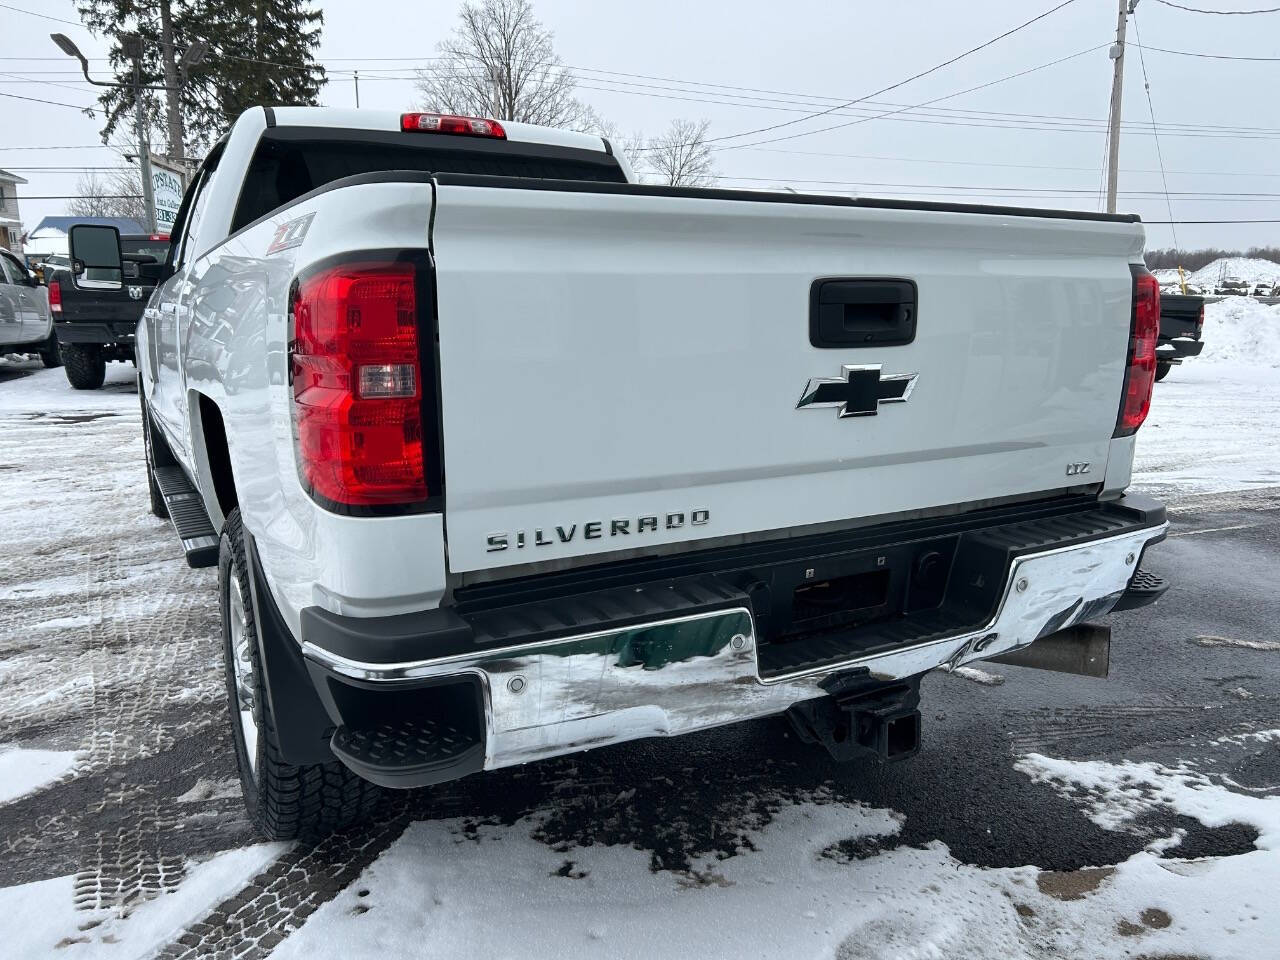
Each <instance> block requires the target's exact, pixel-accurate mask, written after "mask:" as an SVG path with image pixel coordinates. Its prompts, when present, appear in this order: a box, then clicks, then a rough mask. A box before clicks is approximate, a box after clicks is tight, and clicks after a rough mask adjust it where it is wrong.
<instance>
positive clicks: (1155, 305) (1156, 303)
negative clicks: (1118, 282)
mask: <svg viewBox="0 0 1280 960" xmlns="http://www.w3.org/2000/svg"><path fill="white" fill-rule="evenodd" d="M1159 339H1160V284H1159V283H1158V282H1157V281H1156V278H1155V277H1154V276H1153V275H1152V274H1150V273H1148V272H1147V271H1146V270H1143V269H1141V268H1135V269H1134V275H1133V317H1132V320H1131V321H1130V327H1129V365H1128V369H1126V370H1125V374H1124V396H1123V398H1122V400H1121V402H1120V419H1119V421H1118V422H1117V423H1116V432H1115V436H1117V437H1127V436H1129V435H1131V434H1133V433H1136V432H1137V430H1138V428H1139V427H1140V426H1142V422H1143V421H1144V420H1146V419H1147V412H1148V411H1149V410H1150V409H1151V388H1152V387H1153V386H1154V385H1155V382H1156V342H1157V341H1158V340H1159Z"/></svg>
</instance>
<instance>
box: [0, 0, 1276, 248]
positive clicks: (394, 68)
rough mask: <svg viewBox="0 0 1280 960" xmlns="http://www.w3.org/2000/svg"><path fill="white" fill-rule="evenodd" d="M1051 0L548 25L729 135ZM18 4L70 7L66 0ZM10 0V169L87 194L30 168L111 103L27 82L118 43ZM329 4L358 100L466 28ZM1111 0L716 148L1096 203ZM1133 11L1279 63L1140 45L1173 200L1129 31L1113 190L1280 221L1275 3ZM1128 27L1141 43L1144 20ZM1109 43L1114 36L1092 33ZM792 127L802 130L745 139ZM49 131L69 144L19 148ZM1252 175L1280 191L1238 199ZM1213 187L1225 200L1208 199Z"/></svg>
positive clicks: (593, 94)
mask: <svg viewBox="0 0 1280 960" xmlns="http://www.w3.org/2000/svg"><path fill="white" fill-rule="evenodd" d="M1056 2H1058V0H1036V2H1032V0H1024V2H1017V3H1015V2H1000V3H997V2H990V0H988V2H978V3H969V4H957V3H954V2H950V0H898V2H882V3H872V2H866V0H863V2H842V3H836V2H827V3H821V2H816V0H787V2H777V0H770V2H762V0H735V2H733V3H728V2H717V3H707V2H703V3H699V2H696V0H645V2H644V3H626V4H622V3H600V2H591V0H535V10H536V12H537V14H538V16H539V17H540V18H541V19H542V20H543V21H544V22H545V23H546V24H547V26H549V27H550V28H551V29H552V30H553V31H554V32H555V35H556V46H557V51H558V52H559V54H560V56H561V57H562V58H563V60H564V61H565V63H566V64H569V65H571V66H572V67H574V68H575V69H577V70H578V71H579V77H580V79H581V87H580V91H579V92H580V96H581V98H582V99H583V100H585V101H587V102H589V103H590V104H591V105H592V106H594V107H595V108H596V109H597V111H598V112H600V113H601V114H602V115H604V116H605V117H607V118H608V119H610V120H612V121H613V122H614V123H616V124H617V125H618V126H619V127H620V128H621V129H622V130H624V131H644V132H650V133H652V132H656V131H658V130H659V129H660V128H662V127H664V126H665V125H666V124H667V123H668V122H670V120H671V119H673V118H676V117H687V118H694V119H702V118H705V119H708V120H710V121H711V135H712V136H713V137H727V136H729V135H731V134H737V133H742V132H745V131H749V130H753V129H758V128H761V127H767V126H771V125H774V124H778V123H782V122H785V121H787V120H792V119H795V118H798V117H803V116H804V115H805V113H806V112H816V111H818V110H824V109H827V108H828V107H830V106H833V105H838V104H839V103H840V102H842V101H848V100H853V99H856V98H859V97H865V96H866V95H867V94H870V93H873V92H874V91H876V90H879V89H881V88H883V87H886V86H889V85H890V84H893V83H897V82H898V81H901V80H904V79H906V78H907V77H910V76H912V75H913V74H916V73H918V72H920V71H922V70H925V69H927V68H929V67H932V66H934V65H935V64H938V63H941V62H943V61H945V60H948V59H950V58H951V57H954V56H956V55H957V54H960V53H962V52H964V51H965V50H967V49H969V48H971V47H974V46H977V45H978V44H980V43H983V42H985V41H987V40H990V39H991V38H992V37H995V36H997V35H999V34H1001V33H1003V32H1004V31H1006V30H1008V29H1010V28H1012V27H1015V26H1017V25H1018V24H1019V23H1021V22H1023V21H1025V20H1027V19H1029V18H1030V17H1032V16H1034V15H1035V14H1037V13H1040V12H1043V11H1045V10H1048V9H1050V8H1052V7H1053V6H1055V3H1056ZM1178 2H1183V0H1178ZM3 3H4V4H5V5H6V6H7V7H21V8H24V9H26V10H28V11H36V12H39V13H42V14H45V15H46V16H48V17H59V18H64V19H66V20H70V21H76V19H77V18H76V14H75V9H74V4H73V2H72V0H3ZM1186 3H1187V5H1190V6H1198V7H1212V8H1217V9H1242V8H1249V7H1251V6H1254V7H1260V6H1266V5H1267V4H1264V3H1261V2H1258V0H1186ZM6 6H0V58H3V59H0V93H3V94H8V95H9V96H0V167H3V168H5V169H7V170H10V171H13V172H15V173H18V174H19V175H21V176H24V177H26V178H27V179H28V180H29V181H30V183H29V184H28V186H26V187H25V188H23V189H24V192H25V194H26V195H27V196H28V197H36V196H40V195H62V194H69V193H73V192H74V188H75V183H76V178H77V173H76V172H75V171H73V170H64V171H57V170H49V169H44V170H33V169H31V168H33V167H46V168H47V167H52V166H63V167H73V166H85V165H102V164H109V163H111V162H113V158H114V154H113V153H112V152H111V151H110V150H107V149H105V148H101V147H97V148H95V147H93V146H92V145H93V144H96V143H98V142H99V138H98V129H99V127H100V126H101V122H100V119H99V118H90V117H87V116H84V115H83V114H81V113H79V112H78V111H77V110H75V109H72V108H69V107H66V106H54V105H49V104H41V103H32V102H29V101H24V100H19V99H15V98H14V96H13V95H17V96H24V97H36V98H40V99H44V100H56V101H60V102H62V103H69V104H89V103H91V102H92V100H93V95H92V93H91V92H90V88H89V87H88V86H87V85H86V84H85V83H84V82H83V80H77V79H76V78H75V75H74V73H73V72H66V73H65V75H64V74H63V73H49V72H42V71H73V70H74V68H75V64H74V62H73V61H71V60H69V59H67V58H66V57H64V56H62V55H61V54H60V53H59V52H58V51H57V49H56V48H55V47H54V46H53V44H52V42H51V41H50V40H49V39H48V34H49V33H50V32H51V31H61V32H65V33H67V34H69V35H70V36H71V37H72V39H74V40H75V41H76V42H77V43H78V44H79V45H80V47H81V49H82V50H83V51H84V52H85V53H86V54H87V55H88V56H90V57H95V56H99V57H100V56H102V55H103V54H104V53H105V47H104V46H103V45H102V44H101V43H99V42H98V41H96V40H95V39H94V38H92V37H91V36H90V35H89V33H88V31H86V30H84V29H83V28H80V27H75V26H72V25H70V24H62V23H56V22H53V21H50V20H46V19H42V18H39V17H36V16H31V15H28V14H23V13H18V12H15V11H14V10H12V9H6ZM322 6H323V10H324V14H325V25H324V39H323V43H322V45H321V49H320V58H321V60H322V61H323V62H324V64H325V66H326V67H327V68H328V69H329V70H330V71H331V75H330V81H329V84H328V86H327V87H326V89H325V90H324V92H323V94H322V98H323V102H324V103H325V104H328V105H341V106H351V105H353V104H354V85H353V82H352V79H351V77H350V71H351V70H353V69H356V68H358V69H360V71H361V76H360V99H361V105H362V106H364V107H375V106H376V107H381V108H389V109H403V108H406V107H409V106H410V105H411V104H412V103H413V101H414V89H413V83H412V80H410V79H400V78H405V77H408V76H409V74H410V73H411V68H412V66H413V62H414V58H422V57H428V56H431V55H432V54H433V52H434V48H435V45H436V42H437V41H438V40H439V39H440V38H441V37H442V36H444V35H445V34H447V33H448V32H449V31H450V30H451V29H452V27H453V25H454V22H455V19H456V11H457V8H458V4H457V3H453V2H440V0H437V2H424V0H328V2H325V3H324V4H323V5H322ZM1116 12H1117V10H1116V4H1115V3H1114V2H1112V0H1074V2H1072V3H1070V4H1069V5H1068V6H1066V7H1065V8H1063V9H1061V10H1059V11H1057V12H1056V13H1053V14H1052V15H1051V16H1048V17H1046V18H1045V19H1043V20H1041V21H1040V22H1038V23H1036V24H1034V25H1032V26H1030V27H1028V28H1027V29H1025V30H1022V31H1019V32H1018V33H1016V34H1014V35H1013V36H1011V37H1009V38H1007V39H1004V40H1001V41H999V42H997V43H995V44H993V45H992V46H990V47H988V48H986V49H985V50H982V51H980V52H978V53H976V54H974V55H972V56H969V57H966V58H964V59H963V60H961V61H959V62H958V63H956V64H953V65H951V66H948V67H945V68H943V69H941V70H938V71H937V72H935V73H932V74H930V75H929V76H927V77H923V78H921V79H919V80H915V81H912V82H910V83H907V84H905V85H903V86H901V87H898V88H897V89H895V90H893V91H892V92H890V93H886V94H884V95H882V96H878V97H874V98H873V101H874V104H875V105H876V106H875V107H874V108H872V107H869V106H868V105H867V104H859V105H858V107H856V108H853V110H854V111H858V112H857V113H855V112H846V113H843V114H841V113H836V114H829V115H827V116H823V117H820V118H817V119H812V120H807V121H805V122H803V123H796V124H791V125H789V126H786V127H783V128H782V129H779V130H774V131H771V132H769V133H763V134H759V135H756V136H747V137H734V138H731V139H727V140H725V141H723V142H722V143H720V144H719V146H722V147H729V146H730V145H733V146H734V147H735V148H733V149H721V150H719V151H718V152H717V154H716V162H717V166H718V169H717V173H718V174H719V175H720V176H721V177H722V178H723V179H721V181H720V183H721V184H722V185H724V186H737V187H769V186H773V187H783V186H790V187H792V188H794V189H799V190H812V191H818V192H845V193H848V192H857V193H860V194H862V195H867V196H876V195H882V196H919V197H929V198H934V199H948V200H977V201H978V202H993V203H1018V204H1023V205H1028V206H1050V207H1082V208H1089V209H1098V208H1099V196H1098V190H1099V186H1100V171H1101V161H1102V158H1103V151H1104V146H1105V144H1104V127H1105V119H1106V115H1107V103H1108V97H1109V93H1110V86H1111V65H1110V61H1109V60H1108V58H1107V47H1106V45H1107V44H1108V43H1109V42H1110V41H1112V40H1113V39H1114V35H1115V23H1116ZM1136 19H1137V28H1138V31H1139V32H1140V35H1141V38H1142V41H1143V43H1145V44H1146V45H1147V46H1148V47H1163V48H1166V49H1169V50H1180V51H1191V52H1196V53H1207V54H1217V55H1225V56H1231V57H1248V56H1253V57H1272V58H1277V59H1275V60H1272V61H1270V62H1266V61H1254V62H1250V61H1244V60H1226V59H1209V58H1204V57H1192V56H1183V55H1177V54H1172V53H1165V52H1159V51H1156V50H1152V49H1148V50H1147V51H1146V69H1147V74H1148V77H1149V80H1150V93H1151V100H1152V102H1153V104H1154V108H1155V114H1156V119H1157V121H1158V122H1159V123H1160V124H1161V125H1162V126H1165V127H1167V129H1165V130H1164V132H1163V133H1162V135H1161V136H1160V140H1159V143H1160V147H1161V148H1162V150H1163V156H1164V164H1165V168H1166V170H1167V172H1168V189H1169V190H1170V191H1171V193H1172V194H1173V196H1172V203H1173V217H1172V218H1171V217H1170V216H1169V211H1168V208H1167V207H1166V203H1165V199H1164V196H1163V194H1162V192H1161V191H1162V186H1161V178H1160V173H1159V165H1158V159H1157V154H1156V142H1155V139H1154V138H1153V137H1152V136H1151V131H1150V126H1149V114H1148V107H1147V97H1146V93H1145V91H1144V89H1143V76H1142V65H1141V62H1140V60H1139V57H1138V49H1137V48H1136V47H1134V46H1130V47H1129V49H1128V53H1127V56H1126V73H1125V89H1124V94H1125V95H1124V112H1123V116H1124V119H1125V120H1126V123H1129V124H1131V125H1130V126H1128V127H1127V128H1126V130H1125V134H1124V136H1123V137H1122V142H1121V162H1120V167H1121V178H1120V190H1121V196H1120V201H1119V207H1120V209H1121V210H1124V211H1134V212H1137V213H1139V214H1141V215H1142V217H1143V219H1144V220H1147V221H1160V220H1169V219H1174V220H1244V219H1280V162H1277V159H1276V158H1277V150H1276V148H1277V146H1280V109H1277V103H1278V101H1277V97H1276V92H1277V90H1280V14H1272V15H1262V16H1209V15H1204V14H1197V13H1189V12H1184V11H1181V10H1177V9H1174V8H1172V7H1170V6H1167V5H1164V4H1161V3H1160V2H1158V0H1141V3H1140V5H1139V8H1138V12H1137V18H1136ZM1129 39H1130V41H1132V40H1133V39H1134V30H1133V22H1132V20H1131V22H1130V29H1129ZM1093 47H1097V48H1098V49H1094V50H1092V52H1088V53H1082V51H1086V50H1089V49H1090V48H1093ZM1073 54H1082V55H1080V56H1076V57H1074V58H1073V59H1070V60H1067V61H1066V62H1064V63H1060V64H1057V65H1054V66H1048V67H1045V68H1044V69H1042V70H1037V71H1035V72H1033V73H1030V74H1028V75H1026V76H1022V77H1018V78H1015V79H1011V80H1008V81H1007V82H1003V83H996V84H994V85H992V86H989V87H987V88H985V89H982V90H978V91H975V92H972V93H966V94H964V95H963V96H958V97H954V98H951V99H947V100H943V101H941V102H939V103H937V104H935V105H934V106H932V107H929V108H922V109H919V110H914V111H910V112H905V113H899V114H897V115H895V116H893V117H886V118H882V119H873V120H870V121H867V122H863V123H858V124H855V125H852V126H847V127H845V128H843V129H839V130H831V131H827V132H819V133H813V134H811V135H800V136H797V134H804V133H806V132H807V131H815V130H820V129H821V128H823V127H829V126H832V125H834V124H836V123H843V122H847V121H849V120H853V119H857V118H858V116H861V115H866V113H867V112H884V111H886V110H891V109H893V107H892V106H881V105H882V104H892V105H908V104H910V105H915V104H921V103H924V102H925V101H929V100H933V99H934V98H938V97H945V96H947V95H949V94H953V93H957V92H959V91H963V90H966V89H967V88H970V87H974V86H977V85H980V84H985V83H988V82H990V81H994V80H998V79H1000V78H1002V77H1006V76H1008V75H1010V74H1014V73H1018V72H1020V71H1023V70H1028V69H1031V68H1034V67H1039V66H1041V65H1043V64H1046V63H1049V62H1050V61H1053V60H1057V59H1059V58H1062V57H1068V56H1071V55H1073ZM391 58H403V59H391ZM98 66H99V67H100V68H101V67H102V66H103V64H101V63H99V64H98ZM608 71H611V72H608ZM638 75H644V76H638ZM646 77H647V78H651V79H646ZM30 81H36V82H30ZM51 81H53V82H56V83H57V84H59V86H51V85H50V82H51ZM642 84H646V85H647V86H642ZM717 85H718V86H717ZM745 88H751V89H745ZM748 98H754V99H748ZM1144 125H1146V127H1145V129H1144V128H1143V126H1144ZM1223 128H1229V131H1230V132H1227V130H1224V129H1223ZM1245 128H1249V129H1245ZM153 135H154V134H153ZM776 137H787V139H785V140H782V141H780V142H774V143H769V144H765V145H760V146H753V147H738V146H737V145H739V144H752V143H758V142H759V141H762V140H769V139H773V138H776ZM49 146H57V147H60V148H62V149H56V150H43V149H42V150H28V149H19V148H27V147H49ZM822 181H829V182H826V183H824V182H822ZM981 188H986V189H981ZM1250 193H1253V194H1273V195H1275V196H1276V199H1269V198H1266V197H1229V196H1224V194H1250ZM1179 194H1183V195H1184V196H1179ZM1186 194H1190V195H1191V196H1185V195H1186ZM1205 194H1210V195H1212V196H1213V197H1216V199H1202V198H1200V199H1198V198H1197V196H1200V197H1203V195H1205ZM65 203H66V201H65V200H37V199H27V200H24V201H23V202H22V214H23V220H24V221H25V224H26V226H27V228H28V229H31V228H33V227H34V226H35V225H36V223H37V222H39V220H40V218H41V217H42V216H44V215H46V214H59V213H64V212H65V209H64V207H65ZM1177 230H1178V241H1179V245H1180V246H1182V247H1184V248H1193V247H1199V246H1206V245H1218V246H1228V247H1234V246H1239V247H1245V246H1249V245H1252V244H1277V243H1280V223H1278V224H1233V225H1204V226H1193V225H1184V226H1180V227H1178V228H1177ZM1147 238H1148V241H1147V242H1148V246H1152V247H1156V246H1161V247H1163V246H1168V245H1170V244H1171V243H1172V234H1171V231H1170V227H1168V226H1163V225H1157V224H1155V223H1151V224H1150V225H1149V226H1148V228H1147Z"/></svg>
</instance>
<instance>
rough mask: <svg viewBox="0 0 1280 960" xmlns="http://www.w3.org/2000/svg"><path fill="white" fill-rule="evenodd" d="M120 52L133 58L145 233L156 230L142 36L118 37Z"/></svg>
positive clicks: (134, 116)
mask: <svg viewBox="0 0 1280 960" xmlns="http://www.w3.org/2000/svg"><path fill="white" fill-rule="evenodd" d="M120 52H121V53H123V54H124V55H125V56H126V57H129V58H130V59H132V60H133V129H134V136H135V137H136V138H137V141H138V167H139V168H140V170H141V174H142V203H143V206H144V207H145V208H146V211H147V222H146V224H145V226H146V228H147V233H155V232H156V197H155V184H154V182H153V181H152V179H151V147H150V145H149V144H148V142H147V139H148V137H150V135H151V134H150V132H149V131H148V130H147V112H146V110H145V109H144V106H143V103H142V37H140V36H138V35H137V34H136V33H127V34H123V35H122V36H121V37H120Z"/></svg>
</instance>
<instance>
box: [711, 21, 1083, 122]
mask: <svg viewBox="0 0 1280 960" xmlns="http://www.w3.org/2000/svg"><path fill="white" fill-rule="evenodd" d="M1074 2H1075V0H1063V2H1062V3H1060V4H1058V5H1057V6H1056V7H1053V8H1052V9H1050V10H1046V11H1045V12H1044V13H1041V14H1039V15H1038V16H1035V17H1032V18H1031V19H1030V20H1027V21H1026V22H1025V23H1020V24H1018V26H1016V27H1014V28H1013V29H1012V30H1006V31H1005V32H1004V33H1002V34H1000V35H999V36H996V37H992V38H991V39H990V40H987V41H986V42H985V43H981V44H979V45H978V46H976V47H972V48H971V49H969V50H966V51H965V52H964V53H961V54H959V55H958V56H954V57H952V58H951V59H950V60H944V61H943V62H942V63H939V64H935V65H934V66H932V67H930V68H929V69H927V70H922V71H921V72H920V73H917V74H915V75H913V76H910V77H907V78H906V79H905V80H899V81H898V82H897V83H893V84H890V85H889V86H887V87H882V88H881V89H879V90H877V91H875V92H874V93H869V94H867V95H866V96H865V97H858V98H857V99H854V100H849V101H847V102H845V103H843V104H840V106H838V107H830V108H828V109H826V110H820V111H818V112H817V113H814V114H811V115H810V116H807V117H797V118H796V119H794V120H786V121H784V122H782V123H775V124H771V125H770V126H767V127H757V128H756V129H754V130H743V131H742V132H740V133H731V134H726V135H725V136H723V137H712V138H711V141H710V142H716V141H721V140H736V139H738V138H739V137H751V136H755V135H756V134H760V133H770V132H771V131H774V130H779V129H781V128H782V127H789V126H792V125H793V124H797V123H803V122H804V121H806V120H814V119H816V118H818V117H822V116H826V115H827V114H829V113H832V112H834V111H835V110H843V109H845V108H847V107H851V106H853V105H854V104H855V103H861V102H862V101H863V100H870V99H871V98H872V97H878V96H880V95H881V94H882V93H888V92H889V91H890V90H896V89H897V88H898V87H901V86H904V85H906V84H908V83H911V82H912V81H913V80H919V79H920V78H921V77H927V76H928V75H929V74H931V73H936V72H937V71H939V70H941V69H942V68H943V67H949V66H951V64H953V63H956V62H957V61H959V60H963V59H964V58H965V57H967V56H970V55H971V54H974V53H977V52H978V51H979V50H984V49H986V48H987V47H989V46H991V45H992V44H993V43H998V42H999V41H1001V40H1003V39H1004V38H1005V37H1009V36H1012V35H1013V34H1015V33H1017V32H1018V31H1019V30H1023V29H1025V28H1027V27H1029V26H1031V25H1032V24H1033V23H1036V22H1037V21H1039V20H1043V19H1044V18H1045V17H1047V16H1049V15H1050V14H1053V13H1056V12H1057V11H1059V10H1061V9H1062V8H1063V7H1066V6H1070V5H1071V4H1072V3H1074Z"/></svg>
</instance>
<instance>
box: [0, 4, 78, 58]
mask: <svg viewBox="0 0 1280 960" xmlns="http://www.w3.org/2000/svg"><path fill="white" fill-rule="evenodd" d="M0 7H4V8H5V9H6V10H13V11H14V12H15V13H25V14H26V15H27V16H29V17H39V18H40V19H42V20H52V21H53V22H54V23H67V24H70V25H71V26H73V27H82V26H84V24H82V23H80V22H79V21H78V20H63V19H62V18H61V17H51V16H49V15H48V14H47V13H36V12H35V11H34V10H23V9H22V8H21V7H11V6H9V4H7V3H0ZM5 59H8V58H7V57H6V58H5ZM14 59H15V60H20V59H22V58H21V57H15V58H14Z"/></svg>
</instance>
